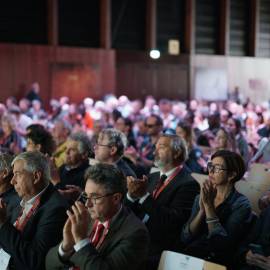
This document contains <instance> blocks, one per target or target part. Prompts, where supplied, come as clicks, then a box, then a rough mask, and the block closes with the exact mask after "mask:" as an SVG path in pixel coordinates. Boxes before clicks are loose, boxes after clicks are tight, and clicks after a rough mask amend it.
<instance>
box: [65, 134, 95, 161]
mask: <svg viewBox="0 0 270 270" xmlns="http://www.w3.org/2000/svg"><path fill="white" fill-rule="evenodd" d="M68 138H69V139H70V140H72V141H76V142H78V143H79V145H78V150H79V153H80V154H84V153H87V156H88V157H89V156H92V155H93V149H92V144H91V141H90V139H89V137H88V136H87V135H86V134H85V133H84V132H75V133H72V134H71V135H70V136H69V137H68Z"/></svg>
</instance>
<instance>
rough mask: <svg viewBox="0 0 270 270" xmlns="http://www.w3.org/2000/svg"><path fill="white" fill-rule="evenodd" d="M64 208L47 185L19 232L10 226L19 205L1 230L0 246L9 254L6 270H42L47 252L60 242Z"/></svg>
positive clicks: (57, 196)
mask: <svg viewBox="0 0 270 270" xmlns="http://www.w3.org/2000/svg"><path fill="white" fill-rule="evenodd" d="M67 207H68V204H67V202H66V200H65V199H64V198H63V197H62V196H61V195H60V194H59V193H58V192H57V191H56V189H55V188H54V187H53V185H52V184H50V185H49V186H48V187H47V189H46V190H45V191H44V193H43V194H42V195H41V200H40V205H39V207H38V208H37V210H36V211H35V212H34V214H33V215H32V216H31V217H30V219H29V220H28V222H27V224H26V225H25V227H24V229H23V230H22V231H21V232H20V231H18V230H17V229H16V228H15V227H14V226H13V224H14V222H15V221H16V219H17V217H18V216H19V215H20V213H21V206H20V204H17V206H16V207H14V208H13V210H12V211H11V213H10V217H9V220H8V221H7V222H5V223H4V224H3V225H2V226H1V227H0V246H1V247H2V248H3V249H4V250H5V251H6V252H7V253H9V254H10V255H11V260H10V263H9V269H16V270H37V269H38V270H43V269H45V256H46V254H47V252H48V250H49V249H50V248H51V247H52V246H54V245H55V244H56V243H58V241H59V240H60V239H61V236H62V230H63V225H64V223H65V221H66V209H67Z"/></svg>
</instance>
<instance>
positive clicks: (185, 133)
mask: <svg viewBox="0 0 270 270" xmlns="http://www.w3.org/2000/svg"><path fill="white" fill-rule="evenodd" d="M175 132H176V135H178V136H179V137H181V138H182V139H184V140H185V141H186V143H187V148H188V159H187V160H186V163H185V164H186V165H187V167H188V168H189V169H190V170H191V171H192V172H195V173H204V168H205V167H206V166H205V165H206V161H205V159H204V157H203V153H202V151H201V150H200V148H198V147H197V146H196V145H195V140H194V135H193V128H192V126H191V125H190V124H187V123H184V122H182V121H180V122H179V123H178V124H177V127H176V129H175Z"/></svg>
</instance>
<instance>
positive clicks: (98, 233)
mask: <svg viewBox="0 0 270 270" xmlns="http://www.w3.org/2000/svg"><path fill="white" fill-rule="evenodd" d="M104 229H105V227H104V225H103V224H102V223H99V224H98V226H97V229H96V233H95V238H94V239H91V240H92V241H91V242H92V245H93V246H94V247H96V246H97V244H98V243H99V241H100V240H101V237H102V235H103V231H104Z"/></svg>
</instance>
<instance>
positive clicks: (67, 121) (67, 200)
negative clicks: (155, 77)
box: [0, 83, 270, 270]
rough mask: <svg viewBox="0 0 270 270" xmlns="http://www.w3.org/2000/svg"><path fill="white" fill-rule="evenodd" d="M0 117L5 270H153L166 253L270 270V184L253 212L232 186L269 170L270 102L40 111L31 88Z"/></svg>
mask: <svg viewBox="0 0 270 270" xmlns="http://www.w3.org/2000/svg"><path fill="white" fill-rule="evenodd" d="M0 118H1V122H0V198H1V200H0V268H1V269H3V270H4V269H19V270H26V269H27V270H34V269H35V270H36V269H40V270H42V269H73V270H75V269H81V270H86V269H91V270H96V269H98V270H99V269H100V270H101V269H102V270H106V269H108V270H109V269H115V270H119V269H134V270H137V269H146V270H148V269H149V270H152V269H157V267H158V263H159V260H160V257H161V254H162V251H164V250H170V251H175V252H180V253H184V254H188V255H191V256H195V257H199V258H202V259H205V260H208V261H211V262H214V263H219V264H222V265H225V266H226V267H227V269H231V270H239V269H241V270H245V269H246V270H248V269H250V270H252V269H270V227H269V224H270V191H269V190H268V189H270V180H269V186H268V189H267V188H266V189H265V190H264V191H265V193H264V195H263V197H262V198H260V200H259V201H258V203H259V206H260V208H261V210H262V212H261V214H260V215H257V214H255V213H254V212H253V210H252V207H251V203H250V201H249V198H247V197H246V196H245V195H243V194H241V193H239V192H238V191H237V190H236V188H235V183H236V182H237V181H239V180H241V179H245V177H246V176H247V174H248V172H249V170H250V168H251V167H252V166H253V164H254V163H263V164H265V166H267V167H270V163H269V162H270V138H269V136H270V105H269V104H268V103H263V104H261V105H256V104H253V103H252V102H251V101H250V100H246V101H245V102H244V103H241V102H240V101H239V100H238V99H237V100H230V99H229V100H227V101H224V102H221V101H219V102H206V101H197V100H191V101H189V102H180V101H176V100H168V99H161V100H159V101H158V102H157V101H156V100H155V98H154V97H152V96H147V97H146V99H145V102H144V103H143V102H142V101H141V100H133V101H131V100H129V99H128V97H126V96H120V97H119V98H117V97H115V96H114V95H111V94H110V95H107V96H105V97H104V99H103V100H97V101H94V100H93V99H91V98H89V97H87V98H85V99H84V100H83V101H82V102H81V103H80V104H75V103H72V102H70V101H69V98H68V97H61V98H60V99H52V100H51V101H50V108H49V109H47V110H46V109H45V108H44V106H43V103H42V100H41V98H40V97H39V86H38V84H37V83H35V84H33V89H32V90H31V92H30V93H28V95H27V96H26V97H24V98H22V99H21V100H19V101H17V100H16V98H14V97H9V98H8V99H7V100H6V102H5V103H1V104H0ZM193 173H197V174H201V175H204V176H205V178H207V180H205V181H204V182H203V183H198V182H197V181H196V180H195V178H194V177H195V176H194V174H193ZM194 270H195V269H194Z"/></svg>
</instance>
